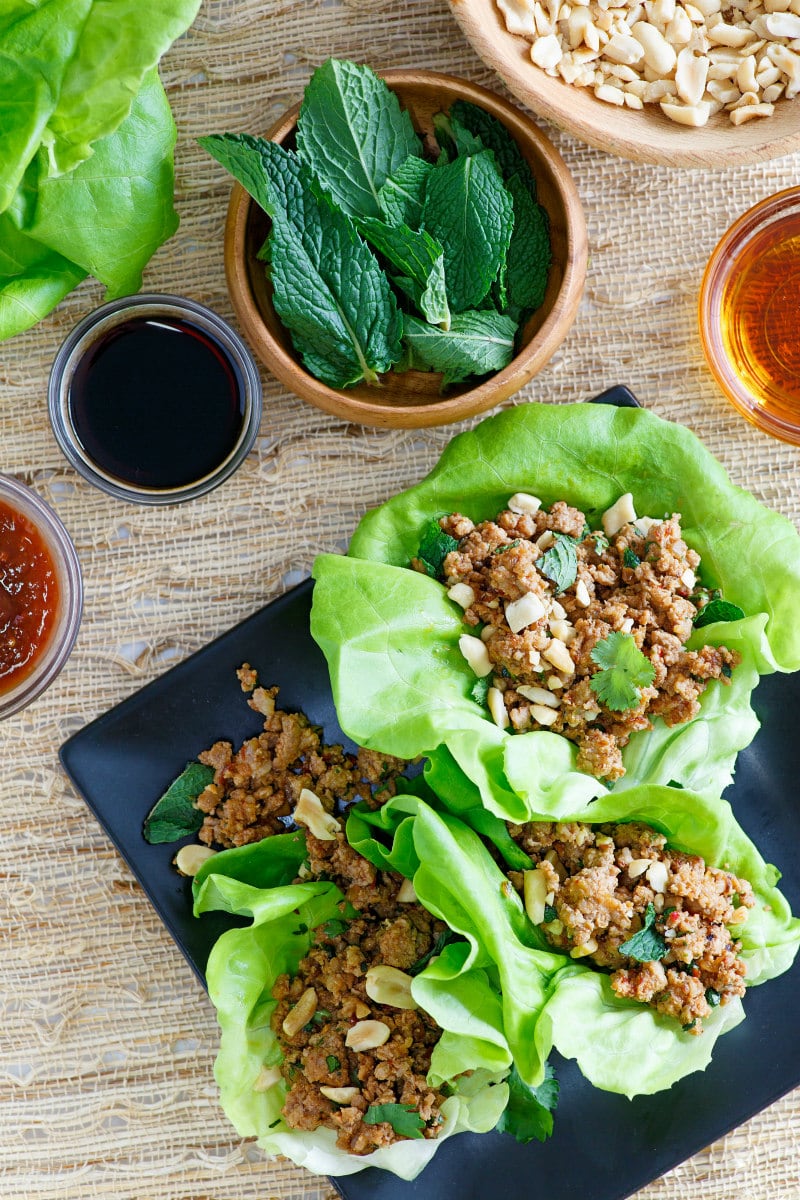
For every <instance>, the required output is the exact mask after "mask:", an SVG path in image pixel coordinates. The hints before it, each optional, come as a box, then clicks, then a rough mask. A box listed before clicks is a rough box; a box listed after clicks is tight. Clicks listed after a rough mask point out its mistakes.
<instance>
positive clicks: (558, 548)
mask: <svg viewBox="0 0 800 1200" xmlns="http://www.w3.org/2000/svg"><path fill="white" fill-rule="evenodd" d="M555 537H556V540H555V543H554V544H553V545H552V546H551V547H550V549H549V550H545V552H544V554H543V555H542V557H541V558H537V560H536V566H537V567H538V568H539V570H540V571H541V573H542V574H543V575H544V576H545V577H546V578H547V579H550V580H552V582H553V583H554V584H555V585H556V595H557V596H560V595H561V593H562V592H564V591H566V589H567V588H568V587H572V585H573V583H574V582H575V579H576V577H577V574H578V551H577V549H576V547H575V542H574V540H573V538H571V537H569V536H568V535H567V534H565V533H557V534H556V535H555Z"/></svg>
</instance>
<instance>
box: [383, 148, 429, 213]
mask: <svg viewBox="0 0 800 1200" xmlns="http://www.w3.org/2000/svg"><path fill="white" fill-rule="evenodd" d="M433 170H434V166H433V163H430V162H427V160H426V159H424V158H416V157H415V156H414V155H409V157H408V158H407V159H406V160H405V162H403V163H401V164H400V166H399V167H398V168H397V170H396V171H395V172H394V174H392V175H391V176H390V177H389V178H388V179H387V180H386V182H385V183H384V184H383V186H382V187H381V188H380V190H379V191H378V203H379V204H380V207H381V212H382V213H383V216H384V219H385V220H386V221H388V222H389V224H390V225H408V226H409V228H410V229H419V227H420V222H421V220H422V206H423V204H424V203H425V188H426V186H427V183H428V176H429V175H430V173H431V171H433Z"/></svg>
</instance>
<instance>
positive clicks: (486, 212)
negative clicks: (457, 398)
mask: <svg viewBox="0 0 800 1200" xmlns="http://www.w3.org/2000/svg"><path fill="white" fill-rule="evenodd" d="M422 221H423V224H424V226H425V228H426V229H427V230H428V232H429V233H430V234H431V236H432V237H434V238H435V239H436V241H437V242H439V244H440V245H441V247H442V249H443V251H444V271H445V279H446V280H447V296H448V299H449V301H450V305H451V307H452V308H453V309H454V310H455V311H456V312H464V311H465V310H467V309H474V308H475V307H476V306H477V305H478V304H480V302H481V300H482V299H483V298H484V296H485V295H486V294H487V292H488V291H489V289H490V288H491V286H492V283H493V282H494V280H495V279H496V278H497V275H498V273H499V272H500V269H501V267H502V265H503V263H504V262H505V260H506V254H507V252H508V245H509V242H510V240H511V229H512V225H513V205H512V200H511V196H510V195H509V193H508V192H507V191H506V189H505V187H504V185H503V180H502V177H501V175H500V172H499V171H498V169H497V165H496V163H495V161H494V156H493V155H492V154H491V153H490V152H489V151H487V150H483V151H481V153H480V154H474V155H471V156H470V157H468V158H457V159H456V160H455V162H452V163H445V164H444V165H443V166H440V167H437V168H436V170H434V171H432V172H431V174H430V175H429V176H428V184H427V188H426V191H425V206H424V208H423V212H422ZM462 378H463V376H462Z"/></svg>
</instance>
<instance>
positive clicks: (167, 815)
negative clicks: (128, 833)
mask: <svg viewBox="0 0 800 1200" xmlns="http://www.w3.org/2000/svg"><path fill="white" fill-rule="evenodd" d="M213 779H214V769H213V767H206V766H204V765H203V763H199V762H191V763H187V764H186V766H185V767H184V769H183V771H181V773H180V775H179V776H178V778H177V779H174V780H173V781H172V783H171V784H170V785H169V787H168V788H167V790H166V791H165V792H164V795H163V796H162V797H161V799H160V800H157V801H156V803H155V805H154V806H153V808H152V809H151V810H150V812H149V813H148V815H147V817H146V819H145V823H144V836H145V838H146V839H147V841H148V842H151V843H156V842H177V841H178V839H179V838H182V837H186V836H187V835H188V834H190V833H197V830H198V829H199V828H200V826H201V825H202V824H203V814H202V813H201V812H200V810H199V809H197V808H195V806H194V802H195V800H196V799H197V797H198V796H199V795H200V793H201V792H202V791H203V789H204V788H206V787H208V785H209V784H210V783H211V782H212V781H213Z"/></svg>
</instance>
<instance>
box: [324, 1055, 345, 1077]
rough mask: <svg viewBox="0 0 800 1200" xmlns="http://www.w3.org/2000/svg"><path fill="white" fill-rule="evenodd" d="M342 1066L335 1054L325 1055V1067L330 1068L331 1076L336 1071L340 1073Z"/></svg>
mask: <svg viewBox="0 0 800 1200" xmlns="http://www.w3.org/2000/svg"><path fill="white" fill-rule="evenodd" d="M341 1065H342V1064H341V1063H340V1062H339V1060H338V1058H337V1057H336V1055H335V1054H326V1055H325V1066H326V1067H327V1068H328V1070H329V1071H330V1073H331V1074H333V1072H334V1071H338V1070H339V1069H340V1067H341Z"/></svg>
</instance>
